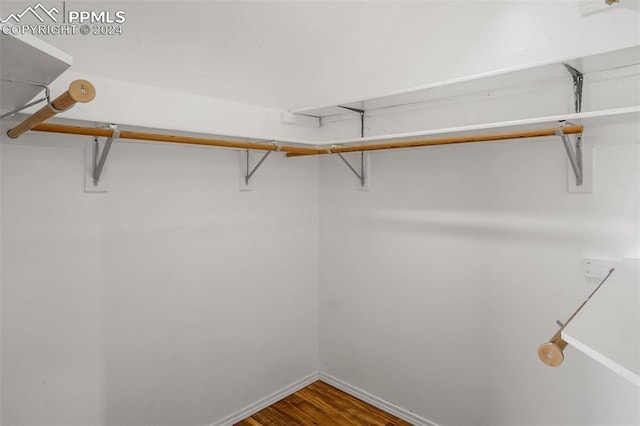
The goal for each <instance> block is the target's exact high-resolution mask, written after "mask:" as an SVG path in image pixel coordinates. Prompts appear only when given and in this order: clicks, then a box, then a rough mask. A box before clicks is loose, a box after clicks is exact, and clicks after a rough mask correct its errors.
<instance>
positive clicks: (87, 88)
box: [7, 80, 96, 139]
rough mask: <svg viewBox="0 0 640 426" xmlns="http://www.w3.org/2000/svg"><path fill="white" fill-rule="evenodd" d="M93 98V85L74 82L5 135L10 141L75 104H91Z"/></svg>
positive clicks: (94, 91) (78, 81) (94, 94)
mask: <svg viewBox="0 0 640 426" xmlns="http://www.w3.org/2000/svg"><path fill="white" fill-rule="evenodd" d="M95 97H96V89H95V87H93V84H91V83H90V82H88V81H87V80H75V81H73V82H72V83H71V84H70V85H69V90H67V91H66V92H64V93H63V94H61V95H60V96H58V97H57V98H56V99H54V100H53V102H48V103H47V105H45V106H43V107H42V108H40V109H39V110H38V111H37V112H35V113H34V114H32V115H31V116H29V117H27V119H25V120H24V121H23V122H22V123H20V124H18V125H17V126H16V127H14V128H13V129H11V130H9V131H8V132H7V135H8V136H9V137H10V138H11V139H16V138H18V137H19V136H20V135H22V134H23V133H25V132H27V131H29V130H32V129H33V128H34V127H36V126H37V125H38V124H40V123H42V122H44V121H47V120H48V119H50V118H51V117H53V116H55V115H56V114H59V113H61V112H64V111H67V110H68V109H69V108H72V107H73V106H74V105H75V104H76V103H78V102H81V103H86V102H91V101H92V100H93V99H94V98H95Z"/></svg>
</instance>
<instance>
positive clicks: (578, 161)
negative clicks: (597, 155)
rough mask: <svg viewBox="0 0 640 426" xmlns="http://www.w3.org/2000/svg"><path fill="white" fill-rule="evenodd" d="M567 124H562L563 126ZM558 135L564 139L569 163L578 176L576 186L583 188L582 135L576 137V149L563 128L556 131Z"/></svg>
mask: <svg viewBox="0 0 640 426" xmlns="http://www.w3.org/2000/svg"><path fill="white" fill-rule="evenodd" d="M565 123H566V122H560V124H561V126H562V125H564V124H565ZM556 135H557V136H559V137H560V138H561V139H562V143H563V145H564V149H565V151H567V156H568V157H569V163H571V168H572V169H573V173H574V174H575V175H576V185H577V186H581V185H582V183H583V168H582V135H581V134H578V135H576V143H575V149H574V147H573V146H572V144H571V140H570V139H569V136H568V135H565V134H564V132H563V131H562V127H559V128H558V129H556Z"/></svg>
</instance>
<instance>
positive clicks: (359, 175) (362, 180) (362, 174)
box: [337, 151, 367, 188]
mask: <svg viewBox="0 0 640 426" xmlns="http://www.w3.org/2000/svg"><path fill="white" fill-rule="evenodd" d="M337 154H338V156H339V157H340V159H341V160H342V161H344V164H346V165H347V167H349V170H351V171H352V172H353V174H354V175H356V177H357V178H358V180H359V181H360V187H362V188H364V187H365V184H366V182H367V181H366V179H367V176H366V175H365V159H364V151H360V173H358V171H357V170H356V169H355V168H354V167H353V166H352V165H351V163H349V161H347V159H346V158H344V156H343V155H342V154H341V153H339V152H338V153H337Z"/></svg>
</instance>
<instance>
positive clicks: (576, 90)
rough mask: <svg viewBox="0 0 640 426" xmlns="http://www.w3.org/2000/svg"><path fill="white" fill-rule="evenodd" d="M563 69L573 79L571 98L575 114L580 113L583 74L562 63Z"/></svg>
mask: <svg viewBox="0 0 640 426" xmlns="http://www.w3.org/2000/svg"><path fill="white" fill-rule="evenodd" d="M562 65H564V67H565V68H566V69H567V71H569V74H571V78H573V98H574V103H575V110H576V112H580V111H582V86H583V84H584V74H582V73H581V72H580V71H578V70H577V69H575V68H574V67H572V66H571V65H569V64H565V63H563V64H562Z"/></svg>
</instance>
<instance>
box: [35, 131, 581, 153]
mask: <svg viewBox="0 0 640 426" xmlns="http://www.w3.org/2000/svg"><path fill="white" fill-rule="evenodd" d="M32 130H35V131H38V132H52V133H65V134H71V135H85V136H97V137H105V138H108V137H112V136H113V130H111V129H106V128H101V129H99V128H93V127H79V126H67V125H62V124H48V123H42V124H39V125H37V126H35V127H34V128H33V129H32ZM556 130H557V128H547V129H538V130H529V131H524V132H512V133H493V134H486V135H471V136H454V137H448V138H435V139H427V140H418V141H408V142H385V143H377V144H370V145H351V146H337V147H332V148H329V149H326V148H324V149H322V148H321V149H319V148H306V147H300V146H290V145H277V144H268V143H263V142H239V141H230V140H224V139H209V138H197V137H191V136H177V135H165V134H160V133H144V132H132V131H127V130H122V131H120V137H119V138H120V139H133V140H142V141H155V142H171V143H182V144H191V145H207V146H218V147H223V148H239V149H253V150H262V151H282V152H285V153H286V154H287V156H288V157H297V156H306V155H321V154H338V153H343V152H358V151H377V150H383V149H396V148H415V147H421V146H432V145H447V144H454V143H470V142H489V141H499V140H508V139H521V138H538V137H544V136H557V135H556ZM583 130H584V127H583V126H577V125H571V126H564V127H562V131H563V132H564V134H567V135H570V134H577V133H582V131H583Z"/></svg>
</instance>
